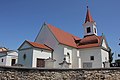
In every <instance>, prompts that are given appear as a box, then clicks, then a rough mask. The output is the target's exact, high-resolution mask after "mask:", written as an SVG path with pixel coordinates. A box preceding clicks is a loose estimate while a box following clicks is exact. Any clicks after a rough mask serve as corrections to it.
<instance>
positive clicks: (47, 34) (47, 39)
mask: <svg viewBox="0 0 120 80" xmlns="http://www.w3.org/2000/svg"><path fill="white" fill-rule="evenodd" d="M35 42H38V43H41V44H46V45H48V46H49V47H51V48H52V49H54V48H55V47H56V45H58V41H57V40H56V38H55V36H54V35H53V33H52V32H51V31H50V29H49V28H48V26H47V25H44V26H43V27H42V28H41V31H40V32H39V34H38V36H37V38H36V40H35Z"/></svg>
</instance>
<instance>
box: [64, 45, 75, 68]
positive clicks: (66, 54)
mask: <svg viewBox="0 0 120 80" xmlns="http://www.w3.org/2000/svg"><path fill="white" fill-rule="evenodd" d="M63 47H64V58H66V61H67V62H68V63H71V65H70V66H69V68H72V59H73V56H72V54H73V52H72V48H71V47H69V46H65V45H63Z"/></svg>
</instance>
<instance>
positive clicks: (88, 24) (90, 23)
mask: <svg viewBox="0 0 120 80" xmlns="http://www.w3.org/2000/svg"><path fill="white" fill-rule="evenodd" d="M83 26H84V37H86V36H90V35H97V27H96V22H95V21H94V20H93V18H92V16H91V14H90V10H89V8H88V6H87V14H86V19H85V22H84V24H83Z"/></svg>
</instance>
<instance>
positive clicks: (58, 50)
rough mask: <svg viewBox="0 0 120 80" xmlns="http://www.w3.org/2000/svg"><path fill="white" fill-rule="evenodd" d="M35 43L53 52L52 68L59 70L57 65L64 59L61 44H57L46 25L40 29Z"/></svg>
mask: <svg viewBox="0 0 120 80" xmlns="http://www.w3.org/2000/svg"><path fill="white" fill-rule="evenodd" d="M35 42H38V43H42V44H46V45H47V46H49V47H51V48H52V49H53V50H54V51H53V59H55V60H56V61H55V62H54V67H55V68H60V65H59V63H61V62H62V61H63V59H64V47H63V46H62V45H61V44H59V42H58V41H57V40H56V38H55V36H54V35H53V33H52V32H51V31H50V29H49V28H48V26H47V25H44V26H43V27H42V29H41V31H40V33H39V34H38V36H37V38H36V40H35Z"/></svg>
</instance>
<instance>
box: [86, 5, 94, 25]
mask: <svg viewBox="0 0 120 80" xmlns="http://www.w3.org/2000/svg"><path fill="white" fill-rule="evenodd" d="M86 22H94V20H93V18H92V16H91V14H90V10H89V8H88V6H87V14H86V19H85V23H86Z"/></svg>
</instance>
